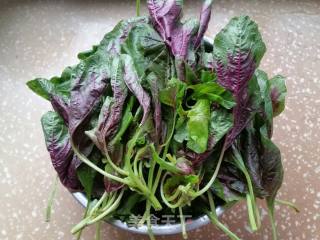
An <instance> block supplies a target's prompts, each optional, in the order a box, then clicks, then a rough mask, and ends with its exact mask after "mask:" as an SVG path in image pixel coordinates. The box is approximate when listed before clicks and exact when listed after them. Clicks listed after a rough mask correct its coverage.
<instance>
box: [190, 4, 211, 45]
mask: <svg viewBox="0 0 320 240" xmlns="http://www.w3.org/2000/svg"><path fill="white" fill-rule="evenodd" d="M212 3H213V0H205V1H204V2H203V4H202V9H201V14H200V27H199V30H198V35H197V37H196V39H195V42H194V48H195V49H197V48H198V47H199V45H200V43H201V41H202V39H203V36H204V34H205V32H206V31H207V29H208V25H209V21H210V18H211V9H212Z"/></svg>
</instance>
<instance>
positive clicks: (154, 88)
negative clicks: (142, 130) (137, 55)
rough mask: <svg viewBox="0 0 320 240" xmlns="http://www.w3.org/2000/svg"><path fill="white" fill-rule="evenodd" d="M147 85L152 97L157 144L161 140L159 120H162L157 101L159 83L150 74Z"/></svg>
mask: <svg viewBox="0 0 320 240" xmlns="http://www.w3.org/2000/svg"><path fill="white" fill-rule="evenodd" d="M147 80H148V83H149V85H150V91H151V97H152V105H153V121H154V126H155V138H156V139H155V140H156V142H157V143H159V140H160V138H161V125H162V122H161V119H162V117H161V116H162V112H161V102H160V100H159V91H160V88H161V87H160V86H159V85H160V81H159V79H158V77H157V76H156V75H155V74H154V73H151V74H149V75H148V77H147Z"/></svg>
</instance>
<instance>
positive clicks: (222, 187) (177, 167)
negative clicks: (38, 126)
mask: <svg viewBox="0 0 320 240" xmlns="http://www.w3.org/2000/svg"><path fill="white" fill-rule="evenodd" d="M138 2H139V1H138ZM147 5H148V10H149V14H150V16H148V17H139V16H138V17H135V18H132V19H129V20H123V21H121V22H119V23H118V24H117V25H116V27H115V28H114V29H113V30H112V31H111V32H109V33H107V34H106V35H105V37H104V38H103V40H102V41H101V42H100V44H99V45H96V46H93V48H92V50H90V51H87V52H82V53H79V55H78V58H79V60H80V62H79V64H77V65H75V66H72V67H67V68H66V69H65V70H64V71H63V72H62V74H61V76H60V77H53V78H51V79H50V80H47V79H44V78H37V79H34V80H31V81H29V82H28V83H27V85H28V86H29V88H30V89H31V90H33V91H34V92H35V93H37V94H38V95H40V96H41V97H43V98H45V99H47V100H49V101H50V102H51V104H52V107H53V111H49V112H47V113H46V114H44V115H43V117H42V119H41V123H42V127H43V132H44V136H45V141H46V145H47V149H48V151H49V153H50V156H51V160H52V164H53V167H54V168H55V170H56V171H57V174H58V177H59V179H60V181H61V183H62V184H63V185H64V186H65V187H66V188H68V189H69V190H70V191H83V192H85V194H86V196H87V198H88V200H89V204H88V206H87V210H86V214H85V216H84V219H83V220H82V221H81V222H80V223H79V224H77V225H76V226H75V227H74V228H73V229H72V233H73V234H76V233H79V232H81V230H82V229H83V228H84V227H86V226H87V225H90V224H93V223H97V224H98V226H99V222H101V220H104V219H108V218H115V219H120V220H122V221H124V222H126V221H128V219H129V217H130V216H131V215H132V214H134V215H138V214H140V215H141V216H142V218H141V219H140V220H139V222H138V223H137V224H138V225H141V224H147V226H148V229H149V235H150V238H154V237H153V234H152V231H151V225H152V224H151V216H152V215H154V216H161V215H163V214H168V213H169V214H170V213H177V214H178V215H180V216H183V215H185V214H190V215H192V217H193V218H197V217H198V216H202V215H204V214H206V215H208V216H209V218H210V219H211V221H212V222H213V223H214V224H215V225H216V226H217V227H219V228H220V229H221V230H223V231H224V232H225V233H226V234H227V235H228V236H229V237H230V238H231V239H239V238H238V237H237V236H236V235H235V234H234V233H232V232H231V231H230V230H229V229H228V228H227V227H226V226H225V225H223V224H222V223H221V222H220V221H219V219H218V217H217V215H216V207H215V206H217V205H219V206H222V205H228V204H233V203H235V202H238V201H240V200H242V199H243V200H245V201H246V203H247V206H248V208H247V209H248V216H249V222H250V226H251V228H252V230H253V231H256V230H258V229H259V227H260V225H261V224H260V216H259V210H258V207H257V198H260V199H265V201H266V203H267V207H268V210H269V215H270V219H271V223H272V229H273V236H274V238H275V239H276V237H277V233H276V229H275V224H274V205H275V198H276V195H277V191H278V189H279V188H280V186H281V183H282V179H283V167H282V164H281V155H280V151H279V149H278V147H277V146H276V145H275V144H274V143H273V142H272V141H271V137H272V131H273V128H272V125H273V124H272V122H273V118H274V117H276V116H278V115H279V114H280V113H281V112H282V111H283V110H284V104H285V95H286V86H285V82H284V78H283V77H282V76H280V75H278V76H275V77H273V78H271V79H269V78H268V76H267V74H266V73H265V72H263V71H262V70H260V69H259V63H260V61H261V59H262V57H263V55H264V53H265V51H266V46H265V44H264V42H263V41H262V38H261V35H260V33H259V30H258V26H257V24H256V23H254V22H253V21H252V20H251V19H250V18H249V17H247V16H241V17H235V18H233V19H231V21H230V22H229V23H228V25H227V26H226V27H225V28H223V29H222V30H221V32H220V33H218V34H217V36H216V37H215V38H214V41H213V45H212V44H210V39H209V40H208V41H205V40H204V33H205V32H206V30H207V27H208V23H209V20H210V15H211V6H212V0H205V1H204V2H203V6H202V10H201V14H200V19H199V20H197V19H193V18H192V19H189V20H186V21H182V5H183V3H182V0H167V1H165V0H148V1H147ZM179 221H180V222H181V226H182V233H183V236H184V237H187V234H186V229H185V221H184V218H183V217H181V218H180V220H179ZM98 229H99V227H98ZM98 235H99V234H98V233H97V236H98Z"/></svg>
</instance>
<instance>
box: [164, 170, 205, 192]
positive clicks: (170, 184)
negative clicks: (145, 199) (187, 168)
mask: <svg viewBox="0 0 320 240" xmlns="http://www.w3.org/2000/svg"><path fill="white" fill-rule="evenodd" d="M198 183H199V177H198V176H197V175H188V176H181V175H174V176H171V177H170V178H167V180H166V182H165V184H164V187H163V190H164V193H165V194H166V195H167V196H170V195H171V194H172V192H173V191H174V190H175V189H176V188H178V187H179V185H182V186H185V185H187V184H192V185H196V184H198Z"/></svg>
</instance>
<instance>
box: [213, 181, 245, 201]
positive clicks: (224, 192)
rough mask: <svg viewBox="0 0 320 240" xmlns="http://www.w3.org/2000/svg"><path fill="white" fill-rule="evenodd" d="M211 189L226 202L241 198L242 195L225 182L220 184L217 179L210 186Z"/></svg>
mask: <svg viewBox="0 0 320 240" xmlns="http://www.w3.org/2000/svg"><path fill="white" fill-rule="evenodd" d="M211 190H212V191H213V193H214V194H215V195H217V196H218V197H219V198H221V199H222V200H223V201H225V202H226V203H229V202H234V201H239V200H241V199H242V196H241V195H239V194H238V193H236V192H235V191H233V190H232V189H230V188H229V187H228V186H226V185H225V184H222V183H221V182H220V181H219V180H218V179H216V180H215V181H214V182H213V184H212V187H211Z"/></svg>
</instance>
